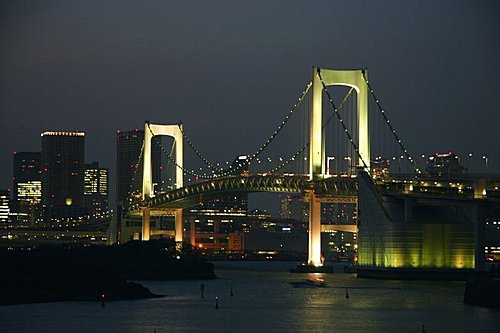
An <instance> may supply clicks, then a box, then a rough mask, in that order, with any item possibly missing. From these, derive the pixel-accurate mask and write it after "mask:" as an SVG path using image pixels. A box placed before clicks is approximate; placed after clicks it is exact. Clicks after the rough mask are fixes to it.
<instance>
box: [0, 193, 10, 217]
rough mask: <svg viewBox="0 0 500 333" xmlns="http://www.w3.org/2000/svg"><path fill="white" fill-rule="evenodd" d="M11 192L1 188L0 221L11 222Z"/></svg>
mask: <svg viewBox="0 0 500 333" xmlns="http://www.w3.org/2000/svg"><path fill="white" fill-rule="evenodd" d="M9 214H10V193H9V191H8V190H0V223H7V222H9Z"/></svg>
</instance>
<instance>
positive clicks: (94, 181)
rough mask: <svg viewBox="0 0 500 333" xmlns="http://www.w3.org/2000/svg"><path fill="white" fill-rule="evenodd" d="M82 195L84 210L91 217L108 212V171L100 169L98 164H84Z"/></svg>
mask: <svg viewBox="0 0 500 333" xmlns="http://www.w3.org/2000/svg"><path fill="white" fill-rule="evenodd" d="M84 169H85V170H84V178H83V195H84V202H85V208H86V209H88V213H89V214H90V215H91V216H94V215H98V214H101V213H105V212H106V211H107V210H108V187H109V185H108V178H109V177H108V176H109V170H108V169H105V168H100V167H99V163H98V162H93V163H92V164H85V168H84Z"/></svg>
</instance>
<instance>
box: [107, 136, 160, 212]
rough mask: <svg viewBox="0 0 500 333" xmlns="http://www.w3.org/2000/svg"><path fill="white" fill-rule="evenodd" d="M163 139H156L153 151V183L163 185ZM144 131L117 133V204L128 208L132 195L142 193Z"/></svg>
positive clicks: (152, 147) (154, 139) (152, 146)
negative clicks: (161, 145) (161, 146)
mask: <svg viewBox="0 0 500 333" xmlns="http://www.w3.org/2000/svg"><path fill="white" fill-rule="evenodd" d="M160 139H161V138H160V137H154V138H153V143H152V145H151V149H152V163H151V164H152V169H153V183H156V184H161V173H160V171H161V148H160V144H161V140H160ZM143 142H144V131H143V130H137V129H136V130H132V131H117V132H116V203H117V204H118V205H122V207H124V208H126V207H127V205H128V203H129V200H130V199H131V195H137V196H139V195H140V194H141V193H140V192H141V191H142V165H143V164H142V149H143Z"/></svg>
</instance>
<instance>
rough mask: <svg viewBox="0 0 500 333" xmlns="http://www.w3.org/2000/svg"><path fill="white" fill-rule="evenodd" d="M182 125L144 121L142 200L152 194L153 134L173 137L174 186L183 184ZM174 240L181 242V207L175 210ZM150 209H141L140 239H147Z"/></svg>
mask: <svg viewBox="0 0 500 333" xmlns="http://www.w3.org/2000/svg"><path fill="white" fill-rule="evenodd" d="M181 126H182V125H160V124H151V123H150V122H149V121H146V123H145V125H144V155H143V156H144V163H143V168H144V169H143V173H142V200H147V199H150V198H151V197H153V196H154V192H153V177H152V174H153V173H152V168H151V140H152V139H153V137H154V136H157V135H164V136H169V137H172V138H174V142H175V164H176V168H175V170H176V171H175V188H181V187H183V186H184V177H183V174H184V170H183V169H184V153H183V139H182V127H181ZM174 214H175V241H176V242H182V208H179V209H176V210H175V213H174ZM150 216H151V209H150V208H149V207H144V208H143V209H142V240H143V241H146V240H149V238H150V235H151V228H150Z"/></svg>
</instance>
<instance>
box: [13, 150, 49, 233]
mask: <svg viewBox="0 0 500 333" xmlns="http://www.w3.org/2000/svg"><path fill="white" fill-rule="evenodd" d="M13 157H14V158H13V160H14V169H13V170H14V176H13V178H12V180H13V184H12V185H13V187H12V188H13V198H12V199H13V200H12V203H13V205H12V207H11V208H12V210H13V211H14V212H15V214H16V219H17V222H19V223H21V224H23V223H29V224H34V223H35V222H36V221H37V220H38V219H39V218H40V213H41V210H40V208H41V201H42V180H41V154H40V152H15V153H14V156H13Z"/></svg>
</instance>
